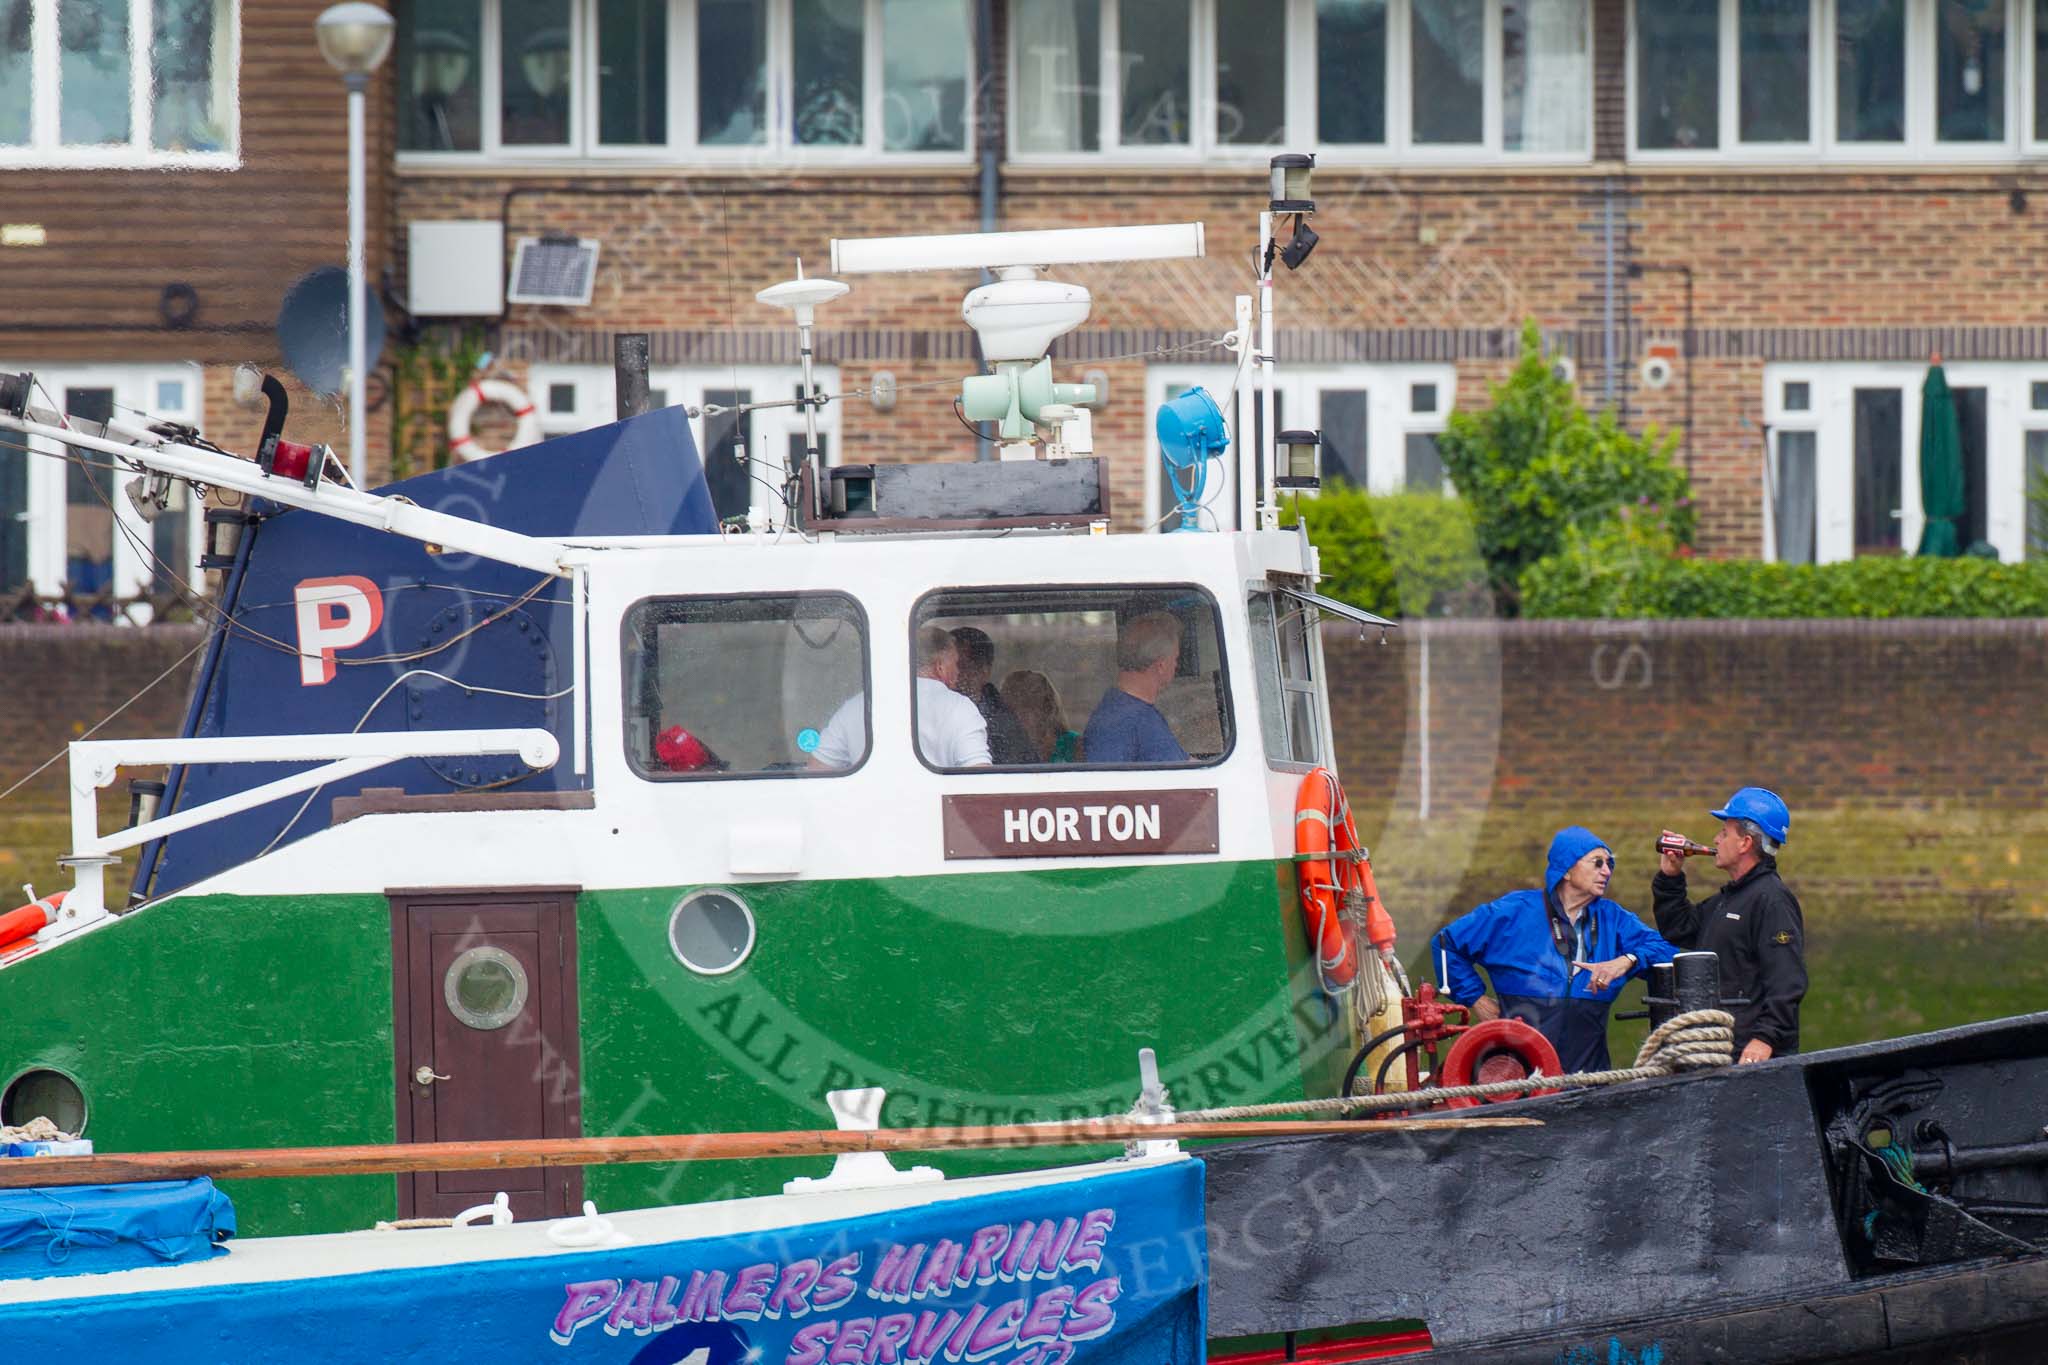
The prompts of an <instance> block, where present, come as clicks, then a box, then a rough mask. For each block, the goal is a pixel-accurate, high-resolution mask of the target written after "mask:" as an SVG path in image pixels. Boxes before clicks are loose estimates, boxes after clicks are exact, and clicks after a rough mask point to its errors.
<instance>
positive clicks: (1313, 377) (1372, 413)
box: [1144, 364, 1458, 531]
mask: <svg viewBox="0 0 2048 1365" xmlns="http://www.w3.org/2000/svg"><path fill="white" fill-rule="evenodd" d="M1236 374H1237V370H1236V367H1234V366H1231V365H1188V364H1174V365H1152V366H1149V367H1147V369H1146V371H1145V411H1147V412H1157V411H1158V410H1159V406H1160V404H1162V403H1164V402H1165V401H1166V400H1167V398H1168V396H1169V393H1170V392H1171V391H1173V390H1177V389H1180V388H1183V387H1186V386H1188V385H1192V384H1199V385H1201V386H1202V387H1203V388H1206V389H1207V390H1208V391H1209V395H1210V396H1211V397H1212V398H1214V399H1215V400H1216V402H1217V405H1218V406H1220V407H1221V408H1222V409H1223V414H1224V416H1225V417H1226V418H1227V419H1229V420H1230V422H1231V424H1232V426H1233V428H1234V427H1235V425H1236V421H1237V405H1236V402H1235V400H1234V399H1233V398H1232V397H1231V396H1230V385H1231V381H1232V379H1233V378H1234V377H1235V376H1236ZM1416 384H1434V385H1436V394H1437V407H1436V411H1434V412H1427V413H1418V412H1415V411H1413V410H1412V409H1411V407H1410V397H1409V394H1410V389H1411V387H1412V386H1413V385H1416ZM1273 389H1274V393H1275V395H1276V396H1277V397H1278V398H1279V399H1280V405H1281V414H1280V416H1281V425H1282V428H1283V429H1284V430H1300V429H1310V430H1314V429H1319V428H1320V427H1321V425H1322V395H1323V391H1324V390H1326V389H1363V390H1365V392H1366V394H1367V398H1366V435H1365V443H1366V446H1365V448H1366V467H1365V478H1366V490H1367V491H1368V492H1372V493H1398V492H1400V491H1401V490H1402V488H1403V486H1404V485H1405V482H1406V478H1407V470H1408V456H1407V452H1408V437H1409V436H1410V435H1413V434H1417V433H1430V434H1440V433H1441V432H1442V431H1443V430H1444V428H1445V426H1446V425H1447V424H1448V422H1449V420H1450V415H1451V412H1452V410H1453V409H1454V407H1455V405H1456V401H1457V393H1458V369H1457V366H1455V365H1445V364H1421V365H1417V364H1384V365H1380V364H1368V365H1291V366H1289V365H1283V366H1281V367H1280V371H1279V373H1278V374H1277V375H1276V376H1275V377H1274V385H1273ZM1390 452H1391V453H1390ZM1245 454H1246V458H1249V452H1246V453H1245ZM1238 455H1239V451H1238V447H1237V444H1236V439H1235V433H1234V432H1233V437H1232V445H1231V448H1230V449H1229V450H1227V451H1225V452H1224V455H1223V458H1222V460H1220V461H1218V462H1217V464H1216V467H1215V468H1213V469H1211V471H1210V474H1209V487H1208V489H1207V496H1206V497H1205V499H1204V502H1203V506H1204V507H1205V508H1207V509H1208V510H1209V512H1211V513H1214V515H1215V524H1214V525H1211V524H1210V518H1209V517H1208V516H1207V515H1205V516H1204V517H1203V518H1202V529H1203V530H1205V531H1213V530H1217V529H1228V526H1229V521H1230V516H1231V512H1232V509H1233V508H1234V507H1235V506H1236V501H1235V498H1236V492H1235V490H1236V486H1237V483H1236V480H1235V479H1234V478H1233V477H1232V473H1231V469H1232V466H1233V464H1234V463H1235V462H1236V460H1237V458H1238ZM1328 472H1329V471H1328V470H1327V469H1325V471H1324V473H1325V475H1326V476H1327V474H1328ZM1448 482H1449V481H1448V477H1447V478H1446V487H1445V489H1444V490H1443V491H1445V492H1448V491H1450V490H1449V487H1448ZM1159 485H1160V462H1159V434H1158V432H1157V431H1156V430H1155V429H1154V425H1153V423H1151V422H1147V423H1146V424H1145V477H1144V487H1145V503H1144V507H1145V527H1146V529H1147V530H1159V531H1168V530H1174V529H1176V528H1178V527H1179V525H1180V519H1179V517H1178V516H1177V515H1174V514H1173V513H1174V509H1173V508H1170V507H1168V506H1166V505H1165V504H1166V499H1165V498H1164V496H1163V494H1162V490H1161V489H1160V486H1159ZM1310 496H1314V495H1313V494H1311V495H1310ZM1168 522H1170V523H1171V524H1170V525H1168V524H1165V523H1168Z"/></svg>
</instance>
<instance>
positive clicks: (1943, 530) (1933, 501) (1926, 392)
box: [1917, 357, 1970, 559]
mask: <svg viewBox="0 0 2048 1365" xmlns="http://www.w3.org/2000/svg"><path fill="white" fill-rule="evenodd" d="M1920 506H1921V509H1922V510H1923V511H1924V512H1925V513H1926V516H1927V524H1926V526H1925V527H1924V528H1923V529H1922V530H1921V532H1920V549H1919V550H1918V551H1917V553H1919V554H1922V555H1933V556H1938V557H1940V558H1944V559H1953V558H1954V557H1955V556H1957V555H1959V554H1961V553H1962V551H1963V546H1962V542H1961V540H1960V539H1958V538H1957V536H1956V518H1957V517H1960V516H1962V515H1963V514H1964V513H1966V512H1968V511H1969V508H1970V505H1969V501H1968V495H1967V494H1966V493H1965V492H1964V490H1963V432H1962V427H1961V426H1960V425H1959V424H1958V423H1957V421H1956V400H1955V396H1954V395H1953V394H1951V393H1950V392H1949V388H1948V376H1947V375H1946V374H1943V373H1942V370H1941V361H1940V359H1939V358H1938V357H1937V358H1936V360H1935V362H1934V364H1932V365H1930V366H1928V367H1927V382H1926V383H1925V384H1922V385H1921V386H1920Z"/></svg>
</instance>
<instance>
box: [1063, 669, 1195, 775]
mask: <svg viewBox="0 0 2048 1365" xmlns="http://www.w3.org/2000/svg"><path fill="white" fill-rule="evenodd" d="M1081 752H1082V754H1083V755H1085V757H1086V759H1087V761H1088V762H1090V763H1185V762H1187V761H1188V751H1187V750H1186V749H1183V748H1181V747H1180V741H1179V740H1177V739H1175V738H1174V737H1173V727H1172V726H1170V725H1168V724H1167V723H1166V717H1165V716H1162V715H1160V714H1159V708H1158V707H1156V706H1154V705H1153V704H1152V703H1151V702H1149V701H1140V700H1138V699H1137V698H1136V697H1134V696H1132V695H1131V694H1130V693H1128V692H1126V691H1124V690H1123V689H1122V688H1121V687H1112V688H1110V689H1109V691H1107V692H1105V693H1103V694H1102V700H1101V701H1099V702H1097V703H1096V704H1095V714H1094V715H1092V716H1090V717H1088V728H1087V729H1086V730H1083V731H1082V732H1081Z"/></svg>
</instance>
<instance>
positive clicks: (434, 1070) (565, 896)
mask: <svg viewBox="0 0 2048 1365" xmlns="http://www.w3.org/2000/svg"><path fill="white" fill-rule="evenodd" d="M392 958H393V964H394V968H393V983H392V995H393V1006H394V1011H395V1016H396V1017H395V1021H394V1023H395V1027H394V1030H393V1036H394V1037H395V1038H396V1040H397V1073H398V1140H399V1141H400V1142H476V1141H489V1140H491V1139H494V1138H557V1137H580V1136H581V1135H582V1105H581V1093H582V1087H581V1078H580V1074H579V1067H578V1057H579V1055H580V1054H579V1049H578V1044H577V1029H576V895H575V892H574V891H566V890H554V889H549V890H544V891H532V892H507V891H491V892H488V893H477V894H473V895H459V894H457V895H451V894H445V893H436V894H432V895H423V894H408V893H394V894H393V896H392ZM499 1190H503V1191H504V1192H505V1193H506V1194H508V1195H510V1196H511V1201H512V1211H513V1215H514V1216H515V1217H518V1218H554V1217H558V1216H560V1215H562V1214H566V1213H572V1212H574V1211H575V1210H576V1209H577V1208H578V1207H579V1206H580V1205H581V1202H582V1198H583V1179H582V1173H581V1172H580V1171H577V1170H574V1169H565V1168H560V1167H557V1168H552V1169H549V1168H542V1167H529V1168H526V1169H523V1170H492V1171H440V1172H421V1173H419V1174H417V1175H402V1176H400V1177H399V1178H398V1204H399V1216H400V1217H403V1218H446V1217H449V1216H450V1215H452V1214H456V1213H459V1212H461V1211H462V1210H463V1209H466V1208H469V1207H470V1206H471V1205H474V1204H485V1203H489V1202H490V1200H491V1198H492V1197H493V1196H494V1195H495V1194H496V1193H497V1192H498V1191H499Z"/></svg>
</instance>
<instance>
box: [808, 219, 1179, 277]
mask: <svg viewBox="0 0 2048 1365" xmlns="http://www.w3.org/2000/svg"><path fill="white" fill-rule="evenodd" d="M1202 254H1203V246H1202V225H1201V224H1200V223H1153V224H1147V225H1144V226H1141V227H1106V228H1051V229H1048V230H1046V231H1043V232H962V233H954V234H950V235H947V236H941V237H847V238H834V239H833V241H832V273H833V274H835V275H874V274H887V273H890V272H893V271H907V270H995V269H997V268H999V267H1001V266H1006V265H1036V266H1051V265H1086V264H1092V263H1096V262H1101V261H1173V260H1185V259H1188V258H1191V257H1196V256H1200V255H1202Z"/></svg>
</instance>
